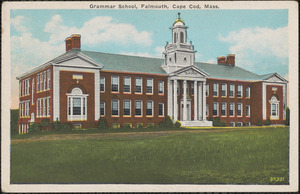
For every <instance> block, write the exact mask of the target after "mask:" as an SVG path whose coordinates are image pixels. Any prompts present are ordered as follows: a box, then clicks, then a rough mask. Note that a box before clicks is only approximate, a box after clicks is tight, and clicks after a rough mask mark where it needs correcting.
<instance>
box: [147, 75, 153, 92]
mask: <svg viewBox="0 0 300 194" xmlns="http://www.w3.org/2000/svg"><path fill="white" fill-rule="evenodd" d="M146 93H147V94H153V79H152V78H148V79H147V88H146Z"/></svg>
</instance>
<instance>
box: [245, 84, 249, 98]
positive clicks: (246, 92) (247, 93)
mask: <svg viewBox="0 0 300 194" xmlns="http://www.w3.org/2000/svg"><path fill="white" fill-rule="evenodd" d="M245 97H246V98H250V87H246V91H245Z"/></svg>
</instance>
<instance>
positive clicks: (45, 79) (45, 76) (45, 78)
mask: <svg viewBox="0 0 300 194" xmlns="http://www.w3.org/2000/svg"><path fill="white" fill-rule="evenodd" d="M46 73H47V72H46V71H44V90H46V88H47V86H46V83H47V75H46Z"/></svg>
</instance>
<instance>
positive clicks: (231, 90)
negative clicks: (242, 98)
mask: <svg viewBox="0 0 300 194" xmlns="http://www.w3.org/2000/svg"><path fill="white" fill-rule="evenodd" d="M229 97H234V85H233V84H230V88H229Z"/></svg>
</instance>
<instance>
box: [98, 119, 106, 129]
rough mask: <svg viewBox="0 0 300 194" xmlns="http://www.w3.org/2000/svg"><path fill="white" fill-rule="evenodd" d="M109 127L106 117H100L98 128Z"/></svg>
mask: <svg viewBox="0 0 300 194" xmlns="http://www.w3.org/2000/svg"><path fill="white" fill-rule="evenodd" d="M106 128H107V121H106V118H105V117H100V118H99V121H98V129H106Z"/></svg>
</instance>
